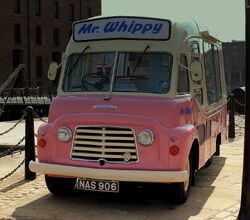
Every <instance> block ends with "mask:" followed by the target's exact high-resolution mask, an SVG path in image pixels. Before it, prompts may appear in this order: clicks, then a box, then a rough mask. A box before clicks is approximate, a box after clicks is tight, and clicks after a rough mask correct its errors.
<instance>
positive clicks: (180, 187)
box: [170, 154, 194, 204]
mask: <svg viewBox="0 0 250 220" xmlns="http://www.w3.org/2000/svg"><path fill="white" fill-rule="evenodd" d="M186 170H187V172H188V178H187V180H186V181H185V182H182V183H172V184H170V196H171V197H170V198H171V201H172V202H173V203H175V204H183V203H184V202H186V200H187V199H188V197H189V192H190V187H191V184H192V179H193V172H194V171H193V166H192V156H191V154H190V155H189V159H188V161H187V164H186Z"/></svg>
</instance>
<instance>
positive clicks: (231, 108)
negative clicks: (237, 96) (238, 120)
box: [228, 94, 235, 138]
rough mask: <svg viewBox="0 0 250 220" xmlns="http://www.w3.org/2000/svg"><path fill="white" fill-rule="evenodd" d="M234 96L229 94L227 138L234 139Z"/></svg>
mask: <svg viewBox="0 0 250 220" xmlns="http://www.w3.org/2000/svg"><path fill="white" fill-rule="evenodd" d="M234 106H235V105H234V94H230V101H229V129H228V137H229V138H235V117H234V113H235V111H234Z"/></svg>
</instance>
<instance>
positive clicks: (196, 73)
mask: <svg viewBox="0 0 250 220" xmlns="http://www.w3.org/2000/svg"><path fill="white" fill-rule="evenodd" d="M190 71H191V78H192V80H193V81H195V82H199V81H201V80H202V78H203V74H202V73H203V70H202V65H201V63H200V62H199V61H194V62H192V63H191V65H190Z"/></svg>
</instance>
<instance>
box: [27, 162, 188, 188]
mask: <svg viewBox="0 0 250 220" xmlns="http://www.w3.org/2000/svg"><path fill="white" fill-rule="evenodd" d="M29 168H30V170H31V171H33V172H38V173H43V174H50V175H56V176H68V177H79V178H91V179H100V180H116V181H125V182H152V183H153V182H158V183H170V182H185V181H186V180H187V178H188V173H187V171H186V170H184V171H153V170H150V171H149V170H114V169H96V168H87V167H74V166H65V165H58V164H50V163H39V162H34V161H31V162H30V163H29Z"/></svg>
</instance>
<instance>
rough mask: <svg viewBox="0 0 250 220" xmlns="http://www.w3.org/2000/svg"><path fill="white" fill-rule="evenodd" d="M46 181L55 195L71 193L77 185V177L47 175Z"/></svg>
mask: <svg viewBox="0 0 250 220" xmlns="http://www.w3.org/2000/svg"><path fill="white" fill-rule="evenodd" d="M45 182H46V185H47V188H48V190H49V191H50V192H51V193H53V194H54V195H55V196H58V195H69V194H70V193H71V192H72V191H73V190H74V187H75V184H76V179H75V178H58V177H51V176H48V175H45Z"/></svg>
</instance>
